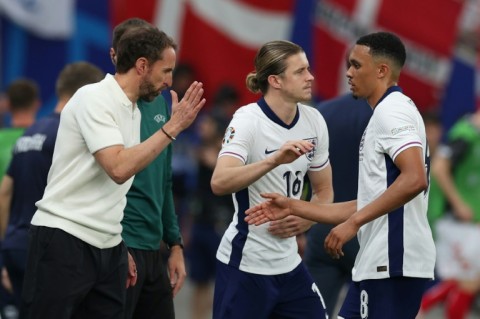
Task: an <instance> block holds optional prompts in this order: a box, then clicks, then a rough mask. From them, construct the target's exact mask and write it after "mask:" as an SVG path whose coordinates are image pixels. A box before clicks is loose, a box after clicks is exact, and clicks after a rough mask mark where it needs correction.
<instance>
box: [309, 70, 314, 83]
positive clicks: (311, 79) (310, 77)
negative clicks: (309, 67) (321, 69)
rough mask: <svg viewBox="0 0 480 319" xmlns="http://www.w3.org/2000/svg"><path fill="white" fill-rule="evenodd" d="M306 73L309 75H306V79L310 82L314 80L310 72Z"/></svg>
mask: <svg viewBox="0 0 480 319" xmlns="http://www.w3.org/2000/svg"><path fill="white" fill-rule="evenodd" d="M308 75H309V76H308V77H307V81H310V82H311V81H313V80H315V77H314V76H313V74H312V72H310V71H308Z"/></svg>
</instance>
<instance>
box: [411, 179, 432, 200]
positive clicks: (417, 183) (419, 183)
mask: <svg viewBox="0 0 480 319" xmlns="http://www.w3.org/2000/svg"><path fill="white" fill-rule="evenodd" d="M411 181H412V185H411V188H410V189H411V190H412V192H413V193H414V194H415V195H418V194H419V193H421V192H423V191H425V190H426V189H427V188H428V180H427V177H426V176H425V175H423V176H417V177H416V178H413V179H412V180H411Z"/></svg>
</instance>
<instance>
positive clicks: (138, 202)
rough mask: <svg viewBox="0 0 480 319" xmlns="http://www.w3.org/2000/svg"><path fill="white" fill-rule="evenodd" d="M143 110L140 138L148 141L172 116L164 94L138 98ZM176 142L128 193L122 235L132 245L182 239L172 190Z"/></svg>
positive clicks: (138, 246)
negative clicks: (153, 97) (151, 98)
mask: <svg viewBox="0 0 480 319" xmlns="http://www.w3.org/2000/svg"><path fill="white" fill-rule="evenodd" d="M138 108H139V109H140V112H141V114H142V120H141V125H140V138H141V141H142V142H143V141H145V140H146V139H148V138H149V137H150V136H151V135H152V134H154V133H155V132H157V131H158V130H159V129H160V128H161V127H162V126H163V125H164V124H165V123H166V122H167V121H168V120H169V119H170V114H169V111H168V106H167V103H166V102H165V99H164V98H163V97H162V96H159V97H157V98H156V99H155V100H154V101H153V102H150V103H148V102H144V101H138ZM171 162H172V145H171V144H170V145H169V146H168V147H167V148H166V149H165V150H164V151H163V152H162V153H160V155H159V156H158V157H157V158H156V159H155V160H154V161H153V162H152V163H150V164H149V165H148V166H147V167H146V168H145V169H143V170H142V171H140V172H139V173H138V174H136V175H135V178H134V180H133V184H132V187H131V188H130V190H129V191H128V193H127V205H126V207H125V215H124V218H123V220H122V226H123V232H122V237H123V240H124V241H125V243H126V244H127V246H128V247H131V248H136V249H144V250H158V249H159V248H160V244H161V241H162V240H163V241H164V242H165V243H166V244H168V245H172V244H174V243H178V242H180V241H181V236H180V229H179V226H178V220H177V215H176V213H175V207H174V202H173V194H172V169H171Z"/></svg>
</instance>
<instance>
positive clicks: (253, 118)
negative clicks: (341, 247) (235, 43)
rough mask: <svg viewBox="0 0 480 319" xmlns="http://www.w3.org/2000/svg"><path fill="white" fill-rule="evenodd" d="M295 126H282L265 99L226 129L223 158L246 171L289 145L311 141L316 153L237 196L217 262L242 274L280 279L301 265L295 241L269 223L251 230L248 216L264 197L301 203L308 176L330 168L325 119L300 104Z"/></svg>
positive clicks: (240, 112)
mask: <svg viewBox="0 0 480 319" xmlns="http://www.w3.org/2000/svg"><path fill="white" fill-rule="evenodd" d="M297 106H298V108H297V115H296V117H295V119H294V121H293V122H292V124H290V125H286V124H285V123H283V122H282V121H281V120H280V119H279V118H278V117H277V116H276V115H275V113H274V112H273V111H272V110H271V109H270V108H269V106H268V105H267V103H266V102H265V100H264V99H263V98H262V99H260V100H259V101H258V103H251V104H249V105H246V106H243V107H241V108H240V109H238V110H237V112H236V113H235V115H234V117H233V119H232V121H231V122H230V124H229V127H228V128H227V131H226V133H225V138H224V142H223V146H222V150H221V151H220V153H219V157H220V156H234V157H237V158H239V159H240V160H242V161H243V162H244V163H245V165H247V164H250V163H254V162H258V161H261V160H263V159H265V158H266V157H268V156H271V155H272V154H273V153H274V152H276V151H277V150H278V149H279V148H280V147H281V146H282V145H283V144H285V143H286V142H287V141H290V140H308V141H311V142H312V143H313V144H314V145H315V147H314V149H313V150H312V151H311V152H309V153H307V154H305V155H303V156H301V157H300V158H298V159H297V160H295V161H294V162H292V163H290V164H283V165H280V166H278V167H276V168H275V169H273V170H271V171H270V172H269V173H267V174H265V175H264V176H263V177H261V178H260V179H259V180H257V181H256V182H255V183H253V184H252V185H250V186H249V187H248V188H246V189H243V190H241V191H239V192H237V193H234V194H233V195H232V197H233V202H234V206H235V213H234V216H233V220H232V222H231V223H230V225H229V227H228V229H227V230H226V232H225V234H224V236H223V238H222V241H221V243H220V246H219V248H218V251H217V259H218V260H220V261H221V262H223V263H225V264H229V265H231V266H233V267H236V268H238V269H240V270H242V271H245V272H249V273H255V274H262V275H277V274H283V273H286V272H289V271H291V270H293V269H294V268H295V267H296V266H298V264H299V263H300V261H301V258H300V256H299V255H298V252H297V242H296V239H295V237H290V238H286V239H282V238H279V237H275V236H272V235H270V234H269V232H268V231H267V228H268V223H267V224H264V225H262V226H253V225H252V226H249V225H248V224H247V223H246V222H245V221H244V218H245V210H247V209H248V208H249V207H251V206H254V205H256V204H258V203H261V202H263V201H265V199H264V198H262V197H261V196H260V193H271V192H275V193H280V194H282V195H285V196H288V197H292V198H297V199H298V198H300V196H301V193H302V188H303V178H304V176H305V174H306V173H307V171H308V170H321V169H323V168H325V167H326V166H328V164H329V161H328V131H327V126H326V124H325V121H324V119H323V117H322V116H321V115H320V113H319V112H318V111H317V110H316V109H314V108H313V107H310V106H307V105H302V104H298V105H297Z"/></svg>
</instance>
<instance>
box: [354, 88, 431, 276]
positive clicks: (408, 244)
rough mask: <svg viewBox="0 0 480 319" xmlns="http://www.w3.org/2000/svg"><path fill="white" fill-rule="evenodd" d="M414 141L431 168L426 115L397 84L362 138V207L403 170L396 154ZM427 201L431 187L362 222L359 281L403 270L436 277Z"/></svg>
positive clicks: (403, 273)
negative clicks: (434, 274) (373, 218)
mask: <svg viewBox="0 0 480 319" xmlns="http://www.w3.org/2000/svg"><path fill="white" fill-rule="evenodd" d="M410 147H421V148H422V149H423V153H424V154H425V159H424V160H425V163H426V164H425V174H428V173H429V162H430V160H429V154H428V146H427V141H426V134H425V126H424V123H423V120H422V117H421V115H420V113H419V112H418V110H417V108H416V106H415V104H414V103H413V101H412V100H411V99H410V98H409V97H407V96H405V95H404V94H403V93H401V90H400V88H399V87H392V88H390V89H389V90H388V91H387V93H386V94H385V95H384V97H383V98H382V100H380V102H379V103H378V104H377V107H376V108H375V110H374V112H373V116H372V117H371V119H370V122H369V123H368V126H367V128H366V129H365V132H364V134H363V137H362V140H361V142H360V152H359V180H358V209H359V210H360V209H361V208H362V207H364V206H366V205H367V204H369V203H371V202H372V201H374V200H375V199H376V198H378V197H379V196H380V195H381V194H382V193H384V192H385V190H386V189H387V188H388V187H389V186H390V185H391V184H392V183H393V182H394V181H395V179H396V178H397V176H398V175H399V174H400V171H399V169H398V168H397V167H396V166H395V164H394V160H395V158H396V157H397V156H398V154H400V153H401V152H402V151H404V150H406V149H408V148H410ZM427 204H428V190H427V191H426V192H422V193H420V194H418V195H417V196H416V197H415V198H414V199H412V200H411V201H410V202H408V203H407V204H405V205H404V206H402V207H400V208H398V209H396V210H395V211H392V212H390V213H388V214H386V215H383V216H381V217H379V218H377V219H375V220H373V221H371V222H369V223H367V224H365V225H363V226H362V227H361V228H360V230H359V232H358V240H359V242H360V250H359V252H358V254H357V258H356V260H355V266H354V268H353V270H352V276H353V280H354V281H361V280H366V279H380V278H389V277H398V276H405V277H417V278H433V269H434V265H435V246H434V242H433V238H432V233H431V231H430V226H429V224H428V221H427Z"/></svg>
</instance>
